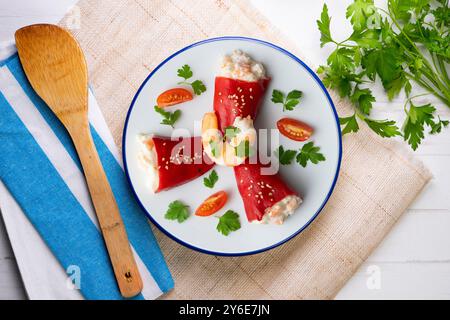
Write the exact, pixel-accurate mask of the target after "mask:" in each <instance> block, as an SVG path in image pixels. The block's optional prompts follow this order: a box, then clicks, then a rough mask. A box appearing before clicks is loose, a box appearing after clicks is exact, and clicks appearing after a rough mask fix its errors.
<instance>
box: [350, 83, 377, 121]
mask: <svg viewBox="0 0 450 320" xmlns="http://www.w3.org/2000/svg"><path fill="white" fill-rule="evenodd" d="M350 101H351V102H353V103H354V104H355V105H356V106H357V107H358V108H359V110H360V111H361V112H362V113H364V114H367V115H368V114H370V110H372V102H375V98H374V96H373V95H372V91H371V90H370V89H367V88H366V89H360V88H359V87H358V86H357V87H355V91H354V92H353V94H352V96H351V97H350Z"/></svg>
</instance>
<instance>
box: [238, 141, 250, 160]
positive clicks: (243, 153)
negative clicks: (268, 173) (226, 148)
mask: <svg viewBox="0 0 450 320" xmlns="http://www.w3.org/2000/svg"><path fill="white" fill-rule="evenodd" d="M234 151H235V153H236V156H238V157H240V158H246V157H251V156H253V154H254V150H253V148H252V147H251V146H250V142H249V141H248V140H244V141H241V142H240V143H239V145H238V146H237V147H236V148H234Z"/></svg>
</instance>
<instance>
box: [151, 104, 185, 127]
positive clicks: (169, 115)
mask: <svg viewBox="0 0 450 320" xmlns="http://www.w3.org/2000/svg"><path fill="white" fill-rule="evenodd" d="M155 111H156V112H157V113H159V114H160V115H161V116H162V117H163V119H162V120H161V122H160V123H161V124H165V125H168V126H171V127H172V128H173V127H174V124H175V122H177V121H178V119H179V118H180V116H181V110H175V111H174V112H169V111H165V110H164V109H163V108H160V107H158V106H155Z"/></svg>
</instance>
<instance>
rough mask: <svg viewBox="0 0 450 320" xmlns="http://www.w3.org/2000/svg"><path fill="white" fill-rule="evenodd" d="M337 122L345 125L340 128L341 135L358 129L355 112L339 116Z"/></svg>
mask: <svg viewBox="0 0 450 320" xmlns="http://www.w3.org/2000/svg"><path fill="white" fill-rule="evenodd" d="M339 123H340V124H341V126H343V125H345V127H344V129H342V135H345V134H347V133H350V132H357V131H358V130H359V126H358V121H356V113H354V114H353V115H352V116H350V117H345V118H339Z"/></svg>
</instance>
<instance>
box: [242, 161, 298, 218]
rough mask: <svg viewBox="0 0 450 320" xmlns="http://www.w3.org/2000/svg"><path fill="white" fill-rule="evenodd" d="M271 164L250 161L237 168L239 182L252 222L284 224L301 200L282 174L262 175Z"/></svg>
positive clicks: (245, 206)
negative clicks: (283, 178) (264, 169)
mask: <svg viewBox="0 0 450 320" xmlns="http://www.w3.org/2000/svg"><path fill="white" fill-rule="evenodd" d="M268 167H269V165H263V164H261V163H260V162H257V163H255V164H250V163H248V161H247V162H246V163H243V164H241V165H239V166H237V167H234V175H235V177H236V183H237V186H238V189H239V193H240V194H241V197H242V200H243V202H244V208H245V212H246V214H247V219H248V221H250V222H260V223H275V224H282V223H283V222H284V220H285V219H286V218H287V217H288V216H290V215H291V214H293V213H294V211H295V209H297V208H298V206H299V205H300V203H301V202H302V199H301V198H300V196H299V195H298V194H297V192H295V191H294V190H292V189H291V188H290V187H289V186H288V185H287V184H286V183H285V182H284V181H283V180H282V178H281V176H280V174H279V173H276V174H272V175H268V174H262V173H263V172H262V170H263V168H266V169H268Z"/></svg>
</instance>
